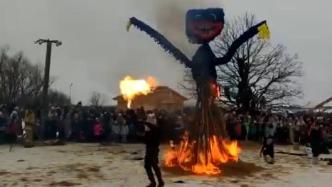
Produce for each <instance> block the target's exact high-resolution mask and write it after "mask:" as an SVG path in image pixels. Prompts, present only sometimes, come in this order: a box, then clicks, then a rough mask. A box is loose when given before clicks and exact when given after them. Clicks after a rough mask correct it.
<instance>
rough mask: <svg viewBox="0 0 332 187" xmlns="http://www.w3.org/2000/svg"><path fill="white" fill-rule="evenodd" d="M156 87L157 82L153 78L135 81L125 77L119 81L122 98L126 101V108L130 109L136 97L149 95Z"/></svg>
mask: <svg viewBox="0 0 332 187" xmlns="http://www.w3.org/2000/svg"><path fill="white" fill-rule="evenodd" d="M156 85H157V81H156V80H155V79H154V78H153V77H148V78H147V80H144V79H140V80H135V79H133V78H132V77H131V76H126V77H125V78H124V79H123V80H121V81H120V91H121V95H122V97H123V98H124V99H125V100H126V101H127V107H128V108H131V105H132V101H133V100H134V98H135V97H136V96H138V95H147V94H149V93H151V92H152V90H153V88H154V87H155V86H156Z"/></svg>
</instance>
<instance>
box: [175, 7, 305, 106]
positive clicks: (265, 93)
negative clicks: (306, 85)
mask: <svg viewBox="0 0 332 187" xmlns="http://www.w3.org/2000/svg"><path fill="white" fill-rule="evenodd" d="M255 24H256V19H255V16H254V15H249V14H245V15H244V16H242V17H238V18H236V19H234V20H233V21H231V22H230V23H228V24H226V26H225V29H224V31H223V34H222V35H221V36H220V37H218V38H217V39H216V40H215V41H214V42H212V43H211V47H212V48H213V51H214V52H215V54H216V55H217V56H223V55H224V54H225V53H226V52H227V51H228V48H229V47H230V45H231V44H232V42H233V41H234V40H235V39H236V38H238V36H239V35H240V34H241V33H243V32H244V31H245V30H247V29H248V28H249V27H251V26H253V25H255ZM188 75H189V74H188V73H186V75H185V78H184V82H185V84H181V86H182V87H183V88H185V89H186V90H188V91H189V92H190V93H192V92H191V91H193V90H194V89H195V85H193V81H192V80H191V79H190V77H189V76H188ZM300 76H302V63H301V62H299V61H298V57H297V55H289V54H288V53H287V51H286V47H285V46H283V45H275V44H273V43H272V42H270V41H262V40H260V39H259V38H252V39H250V40H249V41H248V42H246V43H245V44H244V45H242V46H241V47H240V48H239V49H238V51H237V52H236V54H235V55H234V58H233V59H232V60H231V61H230V62H229V63H228V64H226V65H223V66H219V67H218V82H219V83H220V84H221V85H222V87H223V90H224V95H225V96H226V99H223V100H221V102H223V103H225V104H228V105H231V106H234V107H237V108H238V109H241V110H242V111H256V110H258V109H262V108H266V107H267V106H270V107H274V106H276V105H281V104H285V103H287V102H289V101H290V99H292V98H294V97H296V96H300V95H301V93H302V92H301V89H300V88H299V86H298V84H297V82H296V80H297V78H299V77H300Z"/></svg>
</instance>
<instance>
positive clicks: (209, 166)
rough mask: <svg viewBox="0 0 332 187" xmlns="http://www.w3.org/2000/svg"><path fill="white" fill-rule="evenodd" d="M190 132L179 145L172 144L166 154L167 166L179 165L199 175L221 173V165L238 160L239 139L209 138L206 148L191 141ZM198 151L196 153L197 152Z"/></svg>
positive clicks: (165, 162)
mask: <svg viewBox="0 0 332 187" xmlns="http://www.w3.org/2000/svg"><path fill="white" fill-rule="evenodd" d="M188 137H189V133H188V132H186V133H185V134H184V136H183V138H182V141H181V142H180V144H179V146H178V147H174V146H171V149H170V150H168V151H167V152H166V154H165V161H164V165H165V166H166V167H176V166H179V167H180V168H181V169H183V170H185V171H191V172H193V173H194V174H198V175H218V174H220V173H221V170H220V168H219V166H220V165H221V164H223V163H227V162H229V161H236V162H237V161H238V160H239V155H240V152H241V149H240V147H239V145H238V143H237V141H230V142H227V141H225V140H222V139H219V138H218V137H217V136H212V137H210V138H209V142H208V146H207V147H206V148H203V147H197V152H194V146H195V144H196V142H191V143H190V142H189V138H188ZM195 153H196V154H195Z"/></svg>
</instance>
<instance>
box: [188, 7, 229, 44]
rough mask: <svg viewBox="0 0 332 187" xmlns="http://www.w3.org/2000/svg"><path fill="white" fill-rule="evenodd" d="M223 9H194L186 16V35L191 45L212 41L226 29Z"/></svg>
mask: <svg viewBox="0 0 332 187" xmlns="http://www.w3.org/2000/svg"><path fill="white" fill-rule="evenodd" d="M224 15H225V14H224V10H223V9H222V8H209V9H192V10H189V11H188V12H187V16H186V34H187V36H188V38H189V41H190V42H191V43H196V44H202V43H208V42H210V41H212V40H213V39H214V38H215V37H216V36H218V35H219V34H220V33H221V31H222V29H223V28H224Z"/></svg>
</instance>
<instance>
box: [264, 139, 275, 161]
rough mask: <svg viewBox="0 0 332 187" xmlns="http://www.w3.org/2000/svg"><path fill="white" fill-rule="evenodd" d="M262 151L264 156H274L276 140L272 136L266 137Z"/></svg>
mask: <svg viewBox="0 0 332 187" xmlns="http://www.w3.org/2000/svg"><path fill="white" fill-rule="evenodd" d="M262 152H263V155H264V156H267V155H268V156H270V157H271V158H274V142H273V138H272V137H268V138H264V141H263V147H262Z"/></svg>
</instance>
